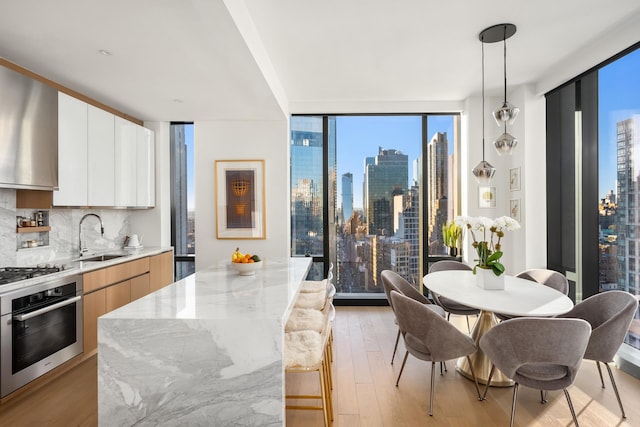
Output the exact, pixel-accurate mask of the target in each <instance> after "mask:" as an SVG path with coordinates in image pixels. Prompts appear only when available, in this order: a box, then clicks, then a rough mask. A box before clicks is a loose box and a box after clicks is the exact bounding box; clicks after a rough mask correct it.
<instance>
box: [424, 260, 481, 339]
mask: <svg viewBox="0 0 640 427" xmlns="http://www.w3.org/2000/svg"><path fill="white" fill-rule="evenodd" d="M446 270H464V271H467V270H468V271H471V270H472V268H471V267H469V266H468V265H467V264H464V263H462V262H460V261H451V260H443V261H437V262H435V263H433V264H432V265H431V268H429V273H434V272H436V271H446ZM452 286H455V284H452ZM431 296H432V297H433V301H434V302H435V303H436V304H437V305H439V306H440V307H442V308H443V309H444V311H446V312H447V320H449V318H450V317H451V315H452V314H455V315H460V316H465V317H466V319H467V330H468V331H469V332H471V326H470V325H469V316H478V315H479V314H480V310H478V309H477V308H473V307H469V306H467V305H464V304H460V303H459V302H456V301H454V300H452V299H449V298H446V297H443V296H440V295H438V294H436V293H435V292H433V291H432V292H431Z"/></svg>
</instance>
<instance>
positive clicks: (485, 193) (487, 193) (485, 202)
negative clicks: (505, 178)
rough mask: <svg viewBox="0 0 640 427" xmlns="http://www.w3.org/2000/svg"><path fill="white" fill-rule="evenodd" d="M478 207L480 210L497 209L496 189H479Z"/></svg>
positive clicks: (482, 187)
mask: <svg viewBox="0 0 640 427" xmlns="http://www.w3.org/2000/svg"><path fill="white" fill-rule="evenodd" d="M478 207H479V208H495V207H496V187H484V186H480V187H478Z"/></svg>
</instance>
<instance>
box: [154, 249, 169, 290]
mask: <svg viewBox="0 0 640 427" xmlns="http://www.w3.org/2000/svg"><path fill="white" fill-rule="evenodd" d="M149 274H150V275H151V277H150V278H149V281H150V286H151V292H155V291H157V290H158V289H161V288H164V287H165V286H167V285H169V284H171V283H173V282H174V281H175V280H174V278H173V251H169V252H163V253H161V254H159V255H155V256H152V257H150V258H149Z"/></svg>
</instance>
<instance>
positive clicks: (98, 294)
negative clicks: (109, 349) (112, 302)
mask: <svg viewBox="0 0 640 427" xmlns="http://www.w3.org/2000/svg"><path fill="white" fill-rule="evenodd" d="M83 311H84V312H83V319H84V324H83V329H84V353H85V354H88V353H89V352H92V351H93V350H95V349H96V348H97V347H98V317H100V316H102V315H103V314H105V313H107V290H106V289H100V290H97V291H95V292H91V293H90V294H85V296H84V300H83Z"/></svg>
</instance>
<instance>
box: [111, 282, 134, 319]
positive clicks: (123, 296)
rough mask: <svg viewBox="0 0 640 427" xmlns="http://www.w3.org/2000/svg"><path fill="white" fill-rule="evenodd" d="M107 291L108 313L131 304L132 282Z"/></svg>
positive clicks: (112, 287) (123, 283) (117, 285)
mask: <svg viewBox="0 0 640 427" xmlns="http://www.w3.org/2000/svg"><path fill="white" fill-rule="evenodd" d="M105 289H106V291H107V313H108V312H110V311H113V310H115V309H116V308H120V307H122V306H123V305H126V304H129V303H130V302H131V280H125V281H124V282H120V283H116V284H115V285H112V286H108V287H107V288H105Z"/></svg>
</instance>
